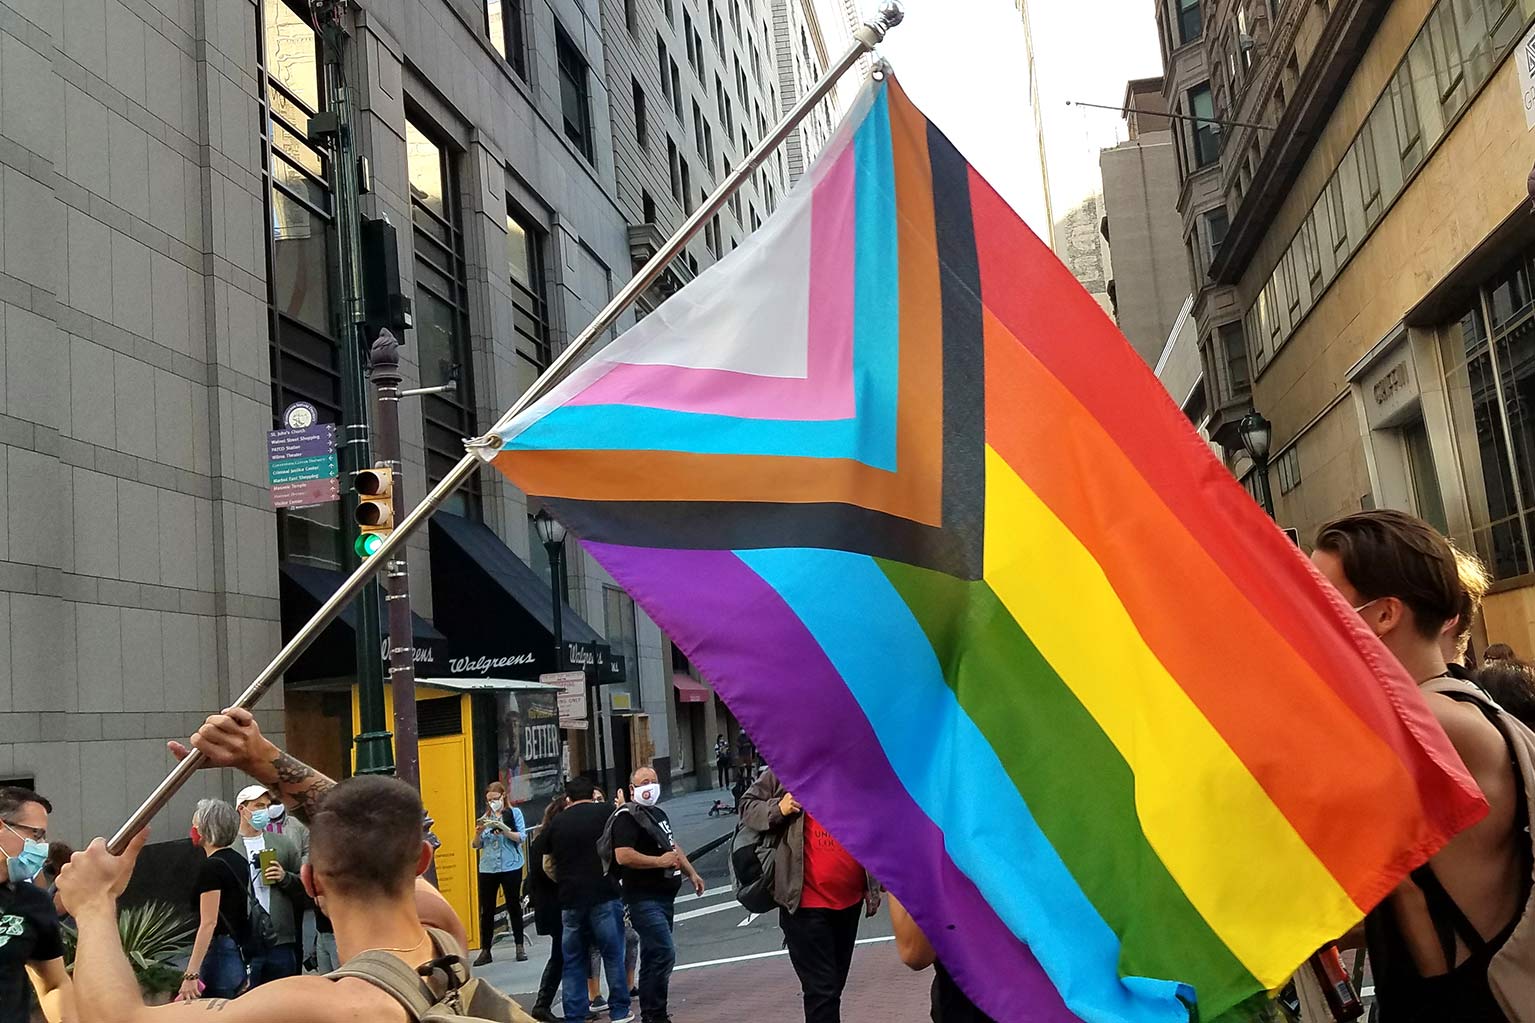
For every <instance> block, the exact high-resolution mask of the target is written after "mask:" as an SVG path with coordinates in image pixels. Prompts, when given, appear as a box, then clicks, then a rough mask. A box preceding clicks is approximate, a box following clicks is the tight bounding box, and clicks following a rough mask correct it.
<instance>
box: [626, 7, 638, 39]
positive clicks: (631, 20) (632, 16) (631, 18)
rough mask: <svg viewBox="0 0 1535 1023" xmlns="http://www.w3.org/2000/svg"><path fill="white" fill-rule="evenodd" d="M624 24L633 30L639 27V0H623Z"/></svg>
mask: <svg viewBox="0 0 1535 1023" xmlns="http://www.w3.org/2000/svg"><path fill="white" fill-rule="evenodd" d="M624 24H626V25H628V26H629V31H630V32H634V31H636V30H637V29H638V28H639V27H640V13H639V0H624Z"/></svg>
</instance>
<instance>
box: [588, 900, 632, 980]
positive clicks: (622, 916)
mask: <svg viewBox="0 0 1535 1023" xmlns="http://www.w3.org/2000/svg"><path fill="white" fill-rule="evenodd" d="M613 905H614V907H616V908H615V912H617V913H618V926H620V927H622V928H623V929H624V977H625V978H627V977H628V976H629V975H630V974H632V973H633V972H634V968H635V967H636V966H637V965H639V961H640V936H639V934H638V933H636V932H635V930H634V925H633V924H631V923H630V922H629V914H628V912H627V911H626V910H625V909H624V906H623V903H621V902H615V903H613ZM586 954H587V955H588V956H589V957H590V962H591V966H590V967H589V969H590V971H591V972H589V973H588V974H587V976H589V977H597V976H600V975H601V974H602V949H600V948H598V947H597V946H596V945H588V946H587V947H586Z"/></svg>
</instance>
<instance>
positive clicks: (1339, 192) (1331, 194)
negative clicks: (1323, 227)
mask: <svg viewBox="0 0 1535 1023" xmlns="http://www.w3.org/2000/svg"><path fill="white" fill-rule="evenodd" d="M1327 222H1328V225H1329V226H1330V227H1331V228H1332V247H1333V251H1334V252H1336V251H1337V250H1339V249H1341V248H1343V247H1344V246H1346V245H1347V244H1348V217H1347V215H1346V214H1345V213H1344V210H1343V178H1342V177H1339V176H1335V177H1334V178H1333V179H1332V180H1331V181H1329V182H1328V183H1327Z"/></svg>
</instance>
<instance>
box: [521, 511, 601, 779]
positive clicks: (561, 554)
mask: <svg viewBox="0 0 1535 1023" xmlns="http://www.w3.org/2000/svg"><path fill="white" fill-rule="evenodd" d="M533 528H535V529H537V530H538V538H539V539H540V540H542V541H543V543H544V551H545V552H546V553H547V554H548V555H549V601H550V604H551V606H552V607H553V608H554V623H553V624H554V670H555V671H557V672H562V671H564V670H565V622H564V605H565V601H564V599H563V596H562V595H561V593H560V577H561V575H562V574H563V573H564V565H565V524H564V523H563V522H560V521H559V520H558V519H556V518H554V517H553V516H552V515H550V514H549V512H548V511H546V510H545V509H543V508H540V509H539V510H538V514H537V515H535V516H533ZM592 696H593V693H592V690H591V686H590V684H588V686H587V690H586V698H587V702H588V703H589V704H590V703H591V701H592ZM596 712H597V708H596V706H595V705H593V706H592V707H591V710H590V713H591V714H592V716H593V717H596ZM595 741H596V737H595V735H593V733H592V730H591V729H588V730H587V733H586V749H587V756H588V759H594V756H595V746H594V743H595Z"/></svg>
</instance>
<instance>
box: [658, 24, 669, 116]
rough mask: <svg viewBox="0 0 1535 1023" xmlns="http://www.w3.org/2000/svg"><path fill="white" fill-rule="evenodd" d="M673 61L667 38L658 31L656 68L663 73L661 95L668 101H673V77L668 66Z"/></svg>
mask: <svg viewBox="0 0 1535 1023" xmlns="http://www.w3.org/2000/svg"><path fill="white" fill-rule="evenodd" d="M670 63H671V57H670V56H668V55H667V52H666V40H664V39H662V38H661V33H659V32H657V33H656V69H657V71H658V72H659V73H660V75H661V95H662V97H663V98H665V100H666V102H668V103H670V102H671V101H672V79H671V74H670V73H669V72H668V70H667V68H668V66H669V65H670Z"/></svg>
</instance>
